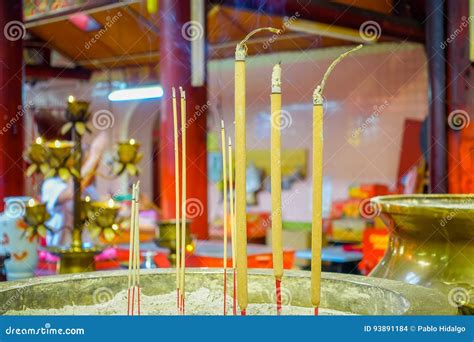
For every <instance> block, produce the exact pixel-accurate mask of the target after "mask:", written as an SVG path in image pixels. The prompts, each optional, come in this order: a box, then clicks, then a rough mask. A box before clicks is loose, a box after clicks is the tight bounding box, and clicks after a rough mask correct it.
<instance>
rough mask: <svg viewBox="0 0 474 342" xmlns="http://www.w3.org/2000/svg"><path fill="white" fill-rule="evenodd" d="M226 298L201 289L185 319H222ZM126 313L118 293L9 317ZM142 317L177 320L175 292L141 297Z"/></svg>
mask: <svg viewBox="0 0 474 342" xmlns="http://www.w3.org/2000/svg"><path fill="white" fill-rule="evenodd" d="M223 301H224V297H223V294H222V291H211V290H209V289H208V288H204V287H202V288H199V289H198V290H196V291H193V292H189V293H186V315H205V316H220V315H222V314H223V312H222V303H223ZM232 302H233V298H232V296H227V297H226V303H227V315H232ZM126 311H127V291H125V290H124V291H121V292H119V293H117V294H116V295H115V296H114V297H112V298H111V300H109V301H107V302H104V303H99V304H96V305H78V306H73V305H68V306H65V307H63V308H60V309H28V310H24V311H8V312H7V313H6V314H7V315H48V316H56V315H123V313H124V312H126ZM141 314H142V315H157V316H174V315H177V310H176V292H174V291H172V292H169V293H167V294H162V295H156V296H147V295H145V294H142V296H141ZM276 314H277V312H276V309H275V304H272V303H268V304H267V303H264V304H252V303H249V304H248V307H247V315H249V316H261V315H272V316H273V315H276ZM281 314H282V315H298V316H301V315H312V314H313V308H309V307H300V306H290V305H283V306H282V313H281ZM319 315H322V316H324V315H326V316H335V315H353V314H351V313H347V312H342V311H337V310H330V309H324V308H321V309H320V310H319Z"/></svg>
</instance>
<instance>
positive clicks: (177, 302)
mask: <svg viewBox="0 0 474 342" xmlns="http://www.w3.org/2000/svg"><path fill="white" fill-rule="evenodd" d="M176 307H177V308H178V311H179V289H176Z"/></svg>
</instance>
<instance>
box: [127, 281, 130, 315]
mask: <svg viewBox="0 0 474 342" xmlns="http://www.w3.org/2000/svg"><path fill="white" fill-rule="evenodd" d="M127 315H128V316H130V288H128V291H127Z"/></svg>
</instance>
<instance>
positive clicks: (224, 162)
mask: <svg viewBox="0 0 474 342" xmlns="http://www.w3.org/2000/svg"><path fill="white" fill-rule="evenodd" d="M221 143H222V185H223V186H222V191H223V199H222V201H223V207H224V208H223V209H224V242H223V243H224V255H223V258H222V260H223V263H224V265H223V267H224V315H225V314H226V311H227V310H226V303H227V298H226V297H227V219H228V218H227V158H226V143H225V128H224V120H221Z"/></svg>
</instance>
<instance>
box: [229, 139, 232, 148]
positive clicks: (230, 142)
mask: <svg viewBox="0 0 474 342" xmlns="http://www.w3.org/2000/svg"><path fill="white" fill-rule="evenodd" d="M229 146H230V147H232V139H230V137H229Z"/></svg>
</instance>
